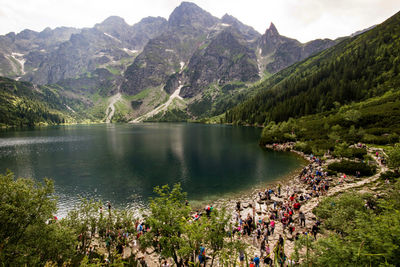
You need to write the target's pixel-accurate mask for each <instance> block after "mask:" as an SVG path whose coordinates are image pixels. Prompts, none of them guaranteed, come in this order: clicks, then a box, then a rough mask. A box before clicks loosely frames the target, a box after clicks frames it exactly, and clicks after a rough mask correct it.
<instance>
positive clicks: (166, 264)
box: [161, 260, 171, 267]
mask: <svg viewBox="0 0 400 267" xmlns="http://www.w3.org/2000/svg"><path fill="white" fill-rule="evenodd" d="M170 266H171V265H170V264H169V263H168V261H167V260H164V262H163V263H162V264H161V267H170Z"/></svg>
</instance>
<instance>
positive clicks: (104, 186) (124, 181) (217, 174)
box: [0, 124, 302, 214]
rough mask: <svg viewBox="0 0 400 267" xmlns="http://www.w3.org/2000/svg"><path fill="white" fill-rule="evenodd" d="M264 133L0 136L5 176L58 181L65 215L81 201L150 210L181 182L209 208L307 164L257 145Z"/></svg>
mask: <svg viewBox="0 0 400 267" xmlns="http://www.w3.org/2000/svg"><path fill="white" fill-rule="evenodd" d="M260 132H261V130H260V129H256V128H249V127H247V128H244V127H231V126H221V125H201V124H135V125H131V124H116V125H77V126H60V127H46V128H42V129H37V130H25V131H7V132H0V171H1V173H4V172H5V170H6V169H7V168H8V169H10V170H12V171H13V172H14V173H15V174H16V175H17V176H22V177H33V178H36V179H42V178H43V177H49V178H52V179H54V180H55V187H56V193H57V195H59V197H60V199H59V203H60V204H59V209H60V211H59V213H60V214H64V213H65V211H66V210H68V209H70V208H72V207H73V205H74V203H76V201H77V200H78V199H79V197H78V196H83V197H87V198H96V199H101V200H102V201H107V200H110V201H111V202H112V203H113V205H114V206H118V207H130V208H137V207H140V206H143V205H145V203H146V201H147V199H148V197H149V196H151V194H152V189H153V187H154V186H156V185H164V184H173V183H176V182H180V183H181V184H182V186H183V189H184V190H185V191H186V192H188V197H189V199H191V200H193V201H197V200H199V201H203V200H208V199H215V198H219V197H222V196H224V194H228V193H235V192H238V191H241V190H246V189H249V188H251V187H253V186H255V185H257V184H260V183H265V182H267V181H272V180H276V179H278V178H279V177H282V176H284V175H286V174H288V173H289V172H291V171H292V170H293V169H295V168H297V167H299V166H300V165H301V164H302V162H301V160H300V159H298V158H297V157H294V156H293V155H290V154H288V153H278V152H271V151H266V150H264V149H262V148H260V147H259V146H258V145H257V142H258V139H259V136H260Z"/></svg>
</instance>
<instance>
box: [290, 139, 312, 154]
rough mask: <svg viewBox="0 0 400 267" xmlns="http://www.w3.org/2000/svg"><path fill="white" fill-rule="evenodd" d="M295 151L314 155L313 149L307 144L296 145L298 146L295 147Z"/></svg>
mask: <svg viewBox="0 0 400 267" xmlns="http://www.w3.org/2000/svg"><path fill="white" fill-rule="evenodd" d="M294 149H295V150H297V151H301V152H303V153H304V154H311V153H312V147H311V146H310V144H309V143H307V142H298V143H296V145H295V146H294Z"/></svg>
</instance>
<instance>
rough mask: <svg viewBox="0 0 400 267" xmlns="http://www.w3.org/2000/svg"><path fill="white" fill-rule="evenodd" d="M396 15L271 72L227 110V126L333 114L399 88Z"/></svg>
mask: <svg viewBox="0 0 400 267" xmlns="http://www.w3.org/2000/svg"><path fill="white" fill-rule="evenodd" d="M399 31H400V13H397V14H395V15H394V16H392V17H391V18H389V19H388V20H387V21H385V22H384V23H382V24H381V25H378V26H377V27H375V28H374V29H372V30H370V31H368V32H365V33H363V34H361V35H358V36H356V37H353V38H351V39H347V40H344V41H343V42H341V43H340V44H338V45H336V46H334V47H332V48H330V49H328V50H325V51H323V52H321V53H319V54H318V55H315V56H313V57H311V58H308V59H306V60H304V61H302V62H300V63H297V64H294V65H293V66H291V67H289V68H287V69H285V70H283V71H281V72H279V73H277V74H275V75H274V76H272V77H271V78H270V79H268V80H266V81H265V82H264V83H263V84H262V85H261V86H262V87H263V89H262V92H260V93H259V94H257V95H256V96H255V97H253V98H252V99H250V100H248V101H246V102H245V103H243V104H241V105H239V106H237V107H235V108H233V109H231V110H229V111H228V112H226V116H225V120H226V122H228V123H237V124H252V125H266V124H268V123H269V122H271V121H275V122H281V121H285V120H288V119H289V118H298V117H301V116H304V115H310V114H315V113H321V112H325V111H330V110H335V109H337V108H339V107H340V106H342V105H345V104H350V103H352V102H359V101H365V100H367V99H369V98H371V97H379V96H382V95H383V94H384V93H386V92H388V91H390V90H393V91H397V90H398V89H399V86H400V74H399V69H400V64H399V63H400V61H399V60H400V59H399V56H398V55H399V54H400V36H399V34H398V32H399Z"/></svg>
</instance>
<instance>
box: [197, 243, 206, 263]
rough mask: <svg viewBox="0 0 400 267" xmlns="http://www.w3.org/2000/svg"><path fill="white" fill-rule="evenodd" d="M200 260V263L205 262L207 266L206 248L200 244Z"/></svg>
mask: <svg viewBox="0 0 400 267" xmlns="http://www.w3.org/2000/svg"><path fill="white" fill-rule="evenodd" d="M199 262H200V265H201V264H203V263H204V266H206V248H205V247H203V246H200V253H199Z"/></svg>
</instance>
